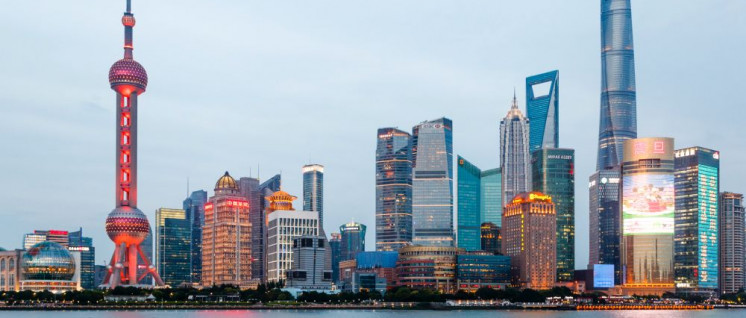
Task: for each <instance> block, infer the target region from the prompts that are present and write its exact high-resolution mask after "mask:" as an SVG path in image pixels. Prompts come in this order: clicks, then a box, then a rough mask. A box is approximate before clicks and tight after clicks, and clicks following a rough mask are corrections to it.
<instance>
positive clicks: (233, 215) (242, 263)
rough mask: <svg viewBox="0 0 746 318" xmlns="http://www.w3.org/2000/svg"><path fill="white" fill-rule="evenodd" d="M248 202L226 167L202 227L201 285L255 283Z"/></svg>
mask: <svg viewBox="0 0 746 318" xmlns="http://www.w3.org/2000/svg"><path fill="white" fill-rule="evenodd" d="M251 266H252V259H251V221H250V220H249V202H248V201H247V200H246V199H245V198H244V197H242V196H241V193H240V192H239V188H238V184H237V183H236V180H235V179H233V177H231V176H230V174H228V172H227V171H226V172H225V174H224V175H223V176H222V177H220V179H218V181H217V182H216V183H215V195H213V196H212V197H210V199H209V200H208V202H207V203H206V204H205V226H204V227H203V228H202V286H204V287H211V286H214V285H223V284H230V285H237V286H239V287H242V288H248V287H253V286H254V285H255V284H253V283H252V281H251Z"/></svg>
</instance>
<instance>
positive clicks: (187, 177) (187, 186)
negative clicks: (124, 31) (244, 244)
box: [127, 1, 189, 197]
mask: <svg viewBox="0 0 746 318" xmlns="http://www.w3.org/2000/svg"><path fill="white" fill-rule="evenodd" d="M127 3H129V1H127ZM186 195H187V197H188V196H189V177H187V193H186Z"/></svg>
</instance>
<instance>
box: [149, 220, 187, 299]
mask: <svg viewBox="0 0 746 318" xmlns="http://www.w3.org/2000/svg"><path fill="white" fill-rule="evenodd" d="M189 221H190V220H189V219H187V215H186V211H185V210H183V209H169V208H160V209H157V210H155V268H156V270H157V271H158V274H159V275H160V276H161V279H163V282H164V283H166V285H169V286H171V287H178V286H180V285H182V284H190V283H191V272H190V268H191V262H190V256H191V249H190V247H191V233H190V232H191V224H190V222H189Z"/></svg>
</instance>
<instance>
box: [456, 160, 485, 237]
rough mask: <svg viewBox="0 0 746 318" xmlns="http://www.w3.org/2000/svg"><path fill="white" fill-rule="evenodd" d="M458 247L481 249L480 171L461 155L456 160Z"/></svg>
mask: <svg viewBox="0 0 746 318" xmlns="http://www.w3.org/2000/svg"><path fill="white" fill-rule="evenodd" d="M457 162H458V164H457V168H456V171H457V172H458V174H457V180H458V182H457V183H458V192H457V195H458V231H457V232H456V233H457V238H458V240H457V242H458V247H460V248H463V249H465V250H467V251H478V250H480V249H481V246H480V245H481V240H480V234H481V230H480V226H481V224H482V221H481V213H480V207H481V201H482V200H481V183H482V182H481V175H482V171H481V170H479V168H477V166H475V165H473V164H472V163H471V162H469V161H467V160H466V159H464V158H463V157H461V156H458V160H457Z"/></svg>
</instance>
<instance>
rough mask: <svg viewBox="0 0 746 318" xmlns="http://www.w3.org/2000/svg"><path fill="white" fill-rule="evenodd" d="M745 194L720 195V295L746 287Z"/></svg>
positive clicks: (729, 193) (728, 193) (726, 193)
mask: <svg viewBox="0 0 746 318" xmlns="http://www.w3.org/2000/svg"><path fill="white" fill-rule="evenodd" d="M745 213H746V212H744V206H743V194H740V193H733V192H723V193H721V194H720V233H719V234H720V242H719V243H720V293H721V294H731V293H736V292H738V290H739V289H741V288H744V287H746V277H745V276H744V275H745V274H746V266H745V265H746V264H744V262H746V259H744V252H746V231H744V217H745V215H744V214H745Z"/></svg>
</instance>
